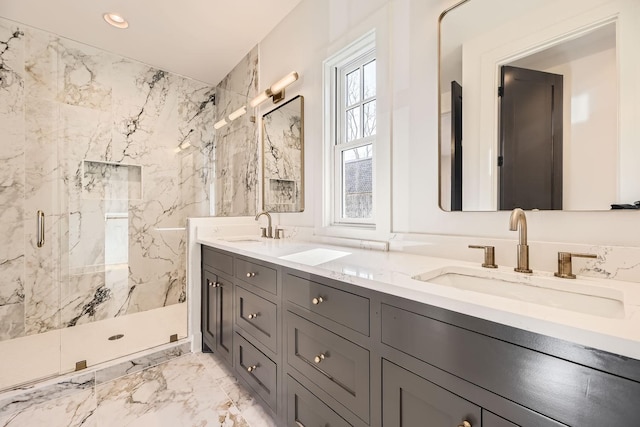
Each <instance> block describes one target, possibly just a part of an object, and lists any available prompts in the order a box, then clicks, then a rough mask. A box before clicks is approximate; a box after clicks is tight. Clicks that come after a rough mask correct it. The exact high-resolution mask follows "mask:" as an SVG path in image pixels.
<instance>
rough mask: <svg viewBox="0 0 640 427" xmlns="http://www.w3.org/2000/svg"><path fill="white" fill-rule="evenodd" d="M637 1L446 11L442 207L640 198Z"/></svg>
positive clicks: (474, 5) (605, 205) (499, 2)
mask: <svg viewBox="0 0 640 427" xmlns="http://www.w3.org/2000/svg"><path fill="white" fill-rule="evenodd" d="M636 2H637V0H566V1H563V2H557V1H553V0H523V1H518V2H514V1H512V0H467V1H465V2H462V3H460V4H458V5H457V6H456V7H454V8H452V9H451V10H449V11H448V12H445V13H444V14H443V16H442V17H441V22H440V40H439V43H440V64H439V65H440V68H439V72H440V81H439V84H440V206H441V207H442V208H443V209H445V210H465V211H478V210H485V211H486V210H511V209H513V208H515V207H521V208H523V209H540V210H543V209H545V210H546V209H552V210H607V209H610V208H611V205H612V204H631V205H633V202H634V201H636V200H638V199H640V173H639V172H638V170H639V169H640V168H638V167H637V165H635V164H634V162H633V161H632V160H630V159H631V158H635V159H638V158H639V157H638V156H639V155H640V143H639V142H638V141H636V139H637V136H638V134H639V133H640V132H639V131H640V127H639V125H638V124H637V122H638V121H639V120H638V117H637V112H636V113H635V114H634V112H635V111H637V108H638V102H637V101H636V99H638V96H639V95H640V90H639V89H640V85H639V84H638V83H637V82H636V80H637V75H638V70H639V67H640V59H639V56H640V55H638V53H637V52H636V50H637V49H636V47H635V46H636V44H637V40H640V30H639V28H640V19H639V17H638V15H639V14H640V12H639V11H638V10H637V7H635V6H634V3H636ZM634 115H635V118H634ZM629 156H631V157H629Z"/></svg>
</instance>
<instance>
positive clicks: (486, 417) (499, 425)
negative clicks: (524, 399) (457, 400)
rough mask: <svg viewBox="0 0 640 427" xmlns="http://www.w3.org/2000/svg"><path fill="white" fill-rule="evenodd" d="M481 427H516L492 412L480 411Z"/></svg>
mask: <svg viewBox="0 0 640 427" xmlns="http://www.w3.org/2000/svg"><path fill="white" fill-rule="evenodd" d="M482 427H518V426H517V425H516V424H514V423H512V422H511V421H507V420H505V419H504V418H502V417H499V416H497V415H496V414H494V413H493V412H489V411H487V410H484V409H483V410H482Z"/></svg>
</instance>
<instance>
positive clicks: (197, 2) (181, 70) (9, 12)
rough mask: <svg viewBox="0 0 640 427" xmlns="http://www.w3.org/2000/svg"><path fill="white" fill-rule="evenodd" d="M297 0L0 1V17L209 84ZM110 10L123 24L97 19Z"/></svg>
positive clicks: (254, 43) (281, 17)
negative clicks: (126, 25) (122, 26)
mask: <svg viewBox="0 0 640 427" xmlns="http://www.w3.org/2000/svg"><path fill="white" fill-rule="evenodd" d="M299 2H300V0H55V1H52V0H0V17H3V18H7V19H11V20H14V21H17V22H20V23H23V24H26V25H29V26H32V27H36V28H40V29H42V30H46V31H49V32H52V33H55V34H58V35H61V36H63V37H66V38H69V39H72V40H76V41H79V42H83V43H86V44H88V45H91V46H95V47H98V48H100V49H104V50H107V51H109V52H113V53H116V54H118V55H121V56H124V57H128V58H132V59H135V60H138V61H141V62H144V63H146V64H149V65H151V66H154V67H157V68H160V69H163V70H165V71H170V72H173V73H177V74H181V75H184V76H187V77H191V78H193V79H196V80H200V81H202V82H205V83H209V84H212V85H215V84H217V83H219V82H220V80H222V79H223V78H224V76H226V75H227V73H228V72H229V71H231V69H233V67H234V66H235V65H236V64H237V63H238V62H239V61H240V60H241V59H242V58H243V57H244V56H245V55H246V54H247V53H248V52H249V51H250V50H251V48H253V47H254V46H255V45H256V44H257V43H258V42H260V41H261V40H262V39H263V38H264V37H265V36H266V35H267V34H268V33H269V32H270V31H271V30H272V29H273V28H274V27H275V26H276V25H277V24H278V23H279V22H280V21H281V20H282V19H283V18H284V17H285V16H286V15H287V14H288V13H289V12H290V11H291V10H292V9H293V8H294V7H295V6H296V5H297V4H298V3H299ZM105 12H116V13H119V14H121V15H122V16H124V17H125V18H126V19H127V20H128V21H129V28H128V29H126V30H120V29H116V28H113V27H111V26H110V25H108V24H107V23H106V22H104V20H103V19H102V15H103V13H105Z"/></svg>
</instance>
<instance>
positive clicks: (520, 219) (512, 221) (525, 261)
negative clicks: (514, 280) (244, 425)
mask: <svg viewBox="0 0 640 427" xmlns="http://www.w3.org/2000/svg"><path fill="white" fill-rule="evenodd" d="M518 228H520V235H519V241H518V265H517V267H516V268H514V270H515V271H517V272H519V273H532V272H533V271H532V270H531V269H530V268H529V245H528V244H527V217H526V216H525V214H524V211H523V210H522V209H520V208H515V209H514V210H513V211H512V212H511V216H510V217H509V230H511V231H516V230H518Z"/></svg>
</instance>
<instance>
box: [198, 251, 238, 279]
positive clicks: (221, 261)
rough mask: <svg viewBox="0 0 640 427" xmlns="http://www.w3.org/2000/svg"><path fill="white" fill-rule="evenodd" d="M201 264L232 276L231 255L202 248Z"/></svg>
mask: <svg viewBox="0 0 640 427" xmlns="http://www.w3.org/2000/svg"><path fill="white" fill-rule="evenodd" d="M202 264H204V265H207V266H209V267H212V268H215V269H216V270H219V271H221V272H223V273H226V274H228V275H230V276H233V257H232V256H231V255H227V254H225V253H222V252H218V251H215V250H213V249H211V248H208V247H206V246H203V247H202Z"/></svg>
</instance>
